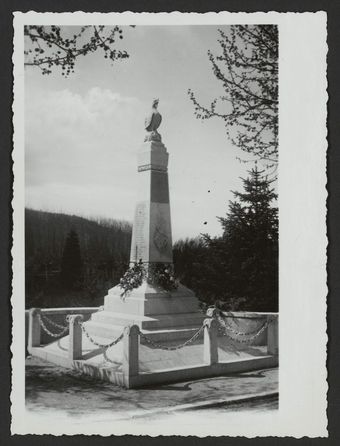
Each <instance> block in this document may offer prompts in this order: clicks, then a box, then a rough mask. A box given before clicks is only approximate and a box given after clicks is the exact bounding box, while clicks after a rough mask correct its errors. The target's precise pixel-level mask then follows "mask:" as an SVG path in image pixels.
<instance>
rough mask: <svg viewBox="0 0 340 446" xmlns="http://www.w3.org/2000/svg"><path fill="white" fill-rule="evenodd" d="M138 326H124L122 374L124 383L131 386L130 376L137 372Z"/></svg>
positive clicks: (127, 386) (135, 374)
mask: <svg viewBox="0 0 340 446" xmlns="http://www.w3.org/2000/svg"><path fill="white" fill-rule="evenodd" d="M138 350H139V327H138V325H131V326H129V327H125V329H124V338H123V374H124V385H125V387H126V388H128V389H129V388H130V387H131V384H132V383H131V378H132V377H135V376H138V372H139V351H138Z"/></svg>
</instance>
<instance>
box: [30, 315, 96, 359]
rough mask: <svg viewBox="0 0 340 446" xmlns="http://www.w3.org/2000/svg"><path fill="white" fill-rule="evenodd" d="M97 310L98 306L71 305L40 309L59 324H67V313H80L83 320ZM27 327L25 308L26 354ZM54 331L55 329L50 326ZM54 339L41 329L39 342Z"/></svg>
mask: <svg viewBox="0 0 340 446" xmlns="http://www.w3.org/2000/svg"><path fill="white" fill-rule="evenodd" d="M98 310H99V307H71V308H45V309H41V313H42V315H45V316H47V317H48V318H49V319H50V320H52V321H53V322H55V323H57V324H60V325H67V323H66V316H67V315H68V314H82V315H83V318H84V321H87V320H89V319H90V317H91V314H92V313H95V312H96V311H98ZM28 329H29V310H25V346H26V356H27V354H28V352H27V345H28ZM51 331H52V332H54V331H55V329H53V328H51ZM52 341H55V338H52V336H49V335H48V334H47V333H45V331H44V330H41V344H42V345H45V344H48V343H49V342H52Z"/></svg>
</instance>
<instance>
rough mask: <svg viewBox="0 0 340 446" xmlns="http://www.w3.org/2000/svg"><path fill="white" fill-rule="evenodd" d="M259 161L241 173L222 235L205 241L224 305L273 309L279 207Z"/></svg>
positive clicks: (276, 270)
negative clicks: (243, 176)
mask: <svg viewBox="0 0 340 446" xmlns="http://www.w3.org/2000/svg"><path fill="white" fill-rule="evenodd" d="M262 174H263V172H260V171H259V170H258V169H257V167H255V169H252V170H251V171H249V177H248V178H247V179H243V180H242V181H243V186H244V191H243V192H233V194H234V196H235V198H236V200H235V201H231V202H230V203H229V211H228V213H227V215H226V217H220V218H219V220H220V222H221V224H222V227H223V236H222V237H220V238H215V239H211V238H209V237H208V236H206V241H207V243H208V245H209V247H210V249H211V251H210V259H211V260H212V262H213V263H214V269H215V271H216V274H215V285H214V286H215V287H216V286H217V290H218V291H217V294H218V295H219V300H221V301H222V302H224V304H226V308H227V309H230V310H232V309H242V310H247V311H277V307H278V210H277V208H276V207H274V206H273V202H274V201H275V200H276V198H277V195H276V193H275V192H274V189H273V188H271V182H270V181H269V180H268V179H267V178H266V177H264V176H262Z"/></svg>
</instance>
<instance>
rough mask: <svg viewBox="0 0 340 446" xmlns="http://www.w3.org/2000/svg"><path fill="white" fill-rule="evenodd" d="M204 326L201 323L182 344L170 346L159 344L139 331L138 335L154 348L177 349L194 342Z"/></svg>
mask: <svg viewBox="0 0 340 446" xmlns="http://www.w3.org/2000/svg"><path fill="white" fill-rule="evenodd" d="M204 327H205V325H204V324H203V325H202V327H200V328H199V329H198V330H197V331H196V333H195V334H194V335H193V336H191V338H189V339H187V340H186V341H185V342H183V344H179V345H174V346H170V347H169V346H167V345H162V344H159V343H157V342H154V341H153V340H152V339H151V338H149V337H148V336H146V335H145V334H144V333H142V332H141V331H139V334H140V337H141V338H142V339H144V340H145V341H146V342H147V343H148V344H150V345H152V346H153V347H155V348H159V349H162V350H179V349H181V348H183V347H185V346H186V345H188V344H190V343H191V342H194V341H195V340H196V339H197V338H198V336H199V335H200V334H201V333H202V331H203V329H204Z"/></svg>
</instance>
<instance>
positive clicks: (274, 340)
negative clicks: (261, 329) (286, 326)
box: [267, 316, 279, 356]
mask: <svg viewBox="0 0 340 446" xmlns="http://www.w3.org/2000/svg"><path fill="white" fill-rule="evenodd" d="M267 353H268V355H275V356H276V355H278V353H279V318H278V316H268V328H267Z"/></svg>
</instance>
